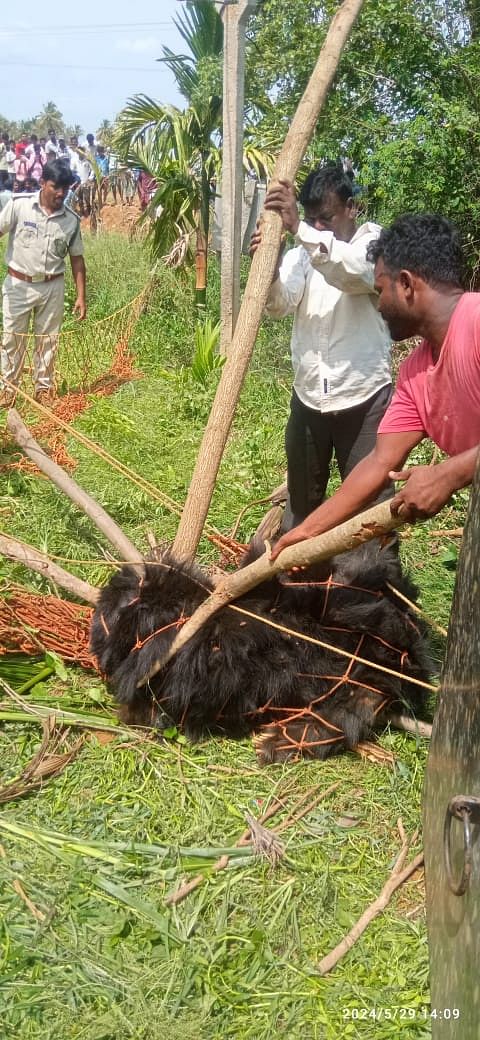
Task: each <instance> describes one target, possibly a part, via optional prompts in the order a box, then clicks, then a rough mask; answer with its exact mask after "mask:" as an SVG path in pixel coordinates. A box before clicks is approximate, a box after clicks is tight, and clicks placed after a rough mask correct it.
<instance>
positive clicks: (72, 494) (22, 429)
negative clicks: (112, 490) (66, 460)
mask: <svg viewBox="0 0 480 1040" xmlns="http://www.w3.org/2000/svg"><path fill="white" fill-rule="evenodd" d="M7 426H8V429H9V430H10V433H11V434H12V436H13V437H14V438H15V440H16V442H17V444H18V445H19V447H20V448H22V451H24V452H25V454H26V455H28V457H29V458H30V459H32V461H33V462H34V463H35V465H36V466H38V468H39V470H41V471H42V473H45V476H46V477H48V478H49V480H51V481H52V483H53V484H55V486H56V487H57V488H59V490H60V491H63V493H64V494H65V495H67V496H68V498H69V499H70V500H71V501H72V502H74V503H75V505H76V506H79V508H80V509H82V510H83V512H84V513H86V515H87V516H88V517H90V520H92V521H93V523H94V524H95V525H96V527H98V529H99V531H101V532H102V534H104V535H105V537H106V538H108V541H109V542H110V543H111V544H112V545H113V546H114V547H115V549H117V551H118V552H119V553H120V554H121V559H122V560H128V561H129V562H131V563H132V565H134V566H135V567H136V568H137V569H138V570H139V571H140V573H143V557H142V555H141V553H139V551H138V549H136V548H135V546H134V545H133V544H132V542H131V541H130V539H129V538H127V536H126V534H124V533H123V531H122V529H121V528H120V527H119V526H118V524H116V523H115V520H112V517H111V516H109V515H108V513H107V512H106V511H105V509H103V508H102V506H100V505H99V504H98V502H96V501H95V499H94V498H92V497H91V496H90V495H89V494H87V492H86V491H84V490H83V488H81V487H79V485H78V484H76V483H75V481H74V480H72V478H71V477H69V476H68V474H67V473H65V470H63V469H62V468H61V466H58V465H57V463H56V462H53V460H52V459H50V458H49V457H48V455H47V454H46V453H45V452H44V450H43V448H41V447H40V445H39V444H38V442H37V441H36V440H35V439H34V438H33V437H32V435H31V433H30V431H29V429H28V427H27V426H26V425H25V423H24V422H23V421H22V419H21V417H20V415H19V413H18V412H17V410H16V409H15V408H11V409H10V411H9V412H8V417H7Z"/></svg>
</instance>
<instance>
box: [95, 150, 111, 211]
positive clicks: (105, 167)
mask: <svg viewBox="0 0 480 1040" xmlns="http://www.w3.org/2000/svg"><path fill="white" fill-rule="evenodd" d="M95 161H96V164H97V166H98V168H99V170H100V173H101V175H102V179H101V181H100V203H101V205H103V206H104V205H105V203H106V201H107V195H108V174H109V171H110V162H109V158H108V155H107V154H106V152H105V146H104V145H103V144H97V152H96V155H95Z"/></svg>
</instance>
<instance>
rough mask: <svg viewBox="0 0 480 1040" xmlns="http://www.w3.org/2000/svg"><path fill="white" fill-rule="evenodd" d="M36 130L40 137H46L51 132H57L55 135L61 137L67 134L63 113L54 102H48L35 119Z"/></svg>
mask: <svg viewBox="0 0 480 1040" xmlns="http://www.w3.org/2000/svg"><path fill="white" fill-rule="evenodd" d="M35 129H36V133H37V134H39V135H40V137H46V135H47V133H48V131H49V130H55V133H56V134H60V135H61V134H63V133H64V132H65V126H64V122H63V116H62V113H61V112H60V110H59V109H58V108H57V106H56V104H55V102H54V101H47V103H46V105H44V106H43V108H42V111H41V112H39V114H38V116H36V117H35Z"/></svg>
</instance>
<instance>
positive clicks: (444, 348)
mask: <svg viewBox="0 0 480 1040" xmlns="http://www.w3.org/2000/svg"><path fill="white" fill-rule="evenodd" d="M367 256H368V258H369V260H370V261H371V262H372V263H373V264H374V265H375V287H376V291H377V294H378V309H379V311H380V313H381V314H382V315H383V317H384V318H385V321H386V322H387V325H388V327H389V329H390V333H391V335H392V338H393V339H394V340H405V339H411V338H412V337H413V336H422V337H423V339H422V342H421V343H420V344H419V345H418V346H416V347H414V348H413V350H412V351H411V353H410V354H409V355H408V357H407V358H406V360H405V361H404V362H403V363H402V364H401V366H400V370H399V373H398V378H397V383H396V387H395V391H394V394H393V398H392V401H391V403H390V405H389V407H388V408H387V410H386V412H385V415H384V417H383V419H382V421H381V423H380V426H379V428H378V435H377V439H376V443H375V446H374V448H373V450H372V451H371V452H370V454H369V455H367V456H366V458H364V459H362V461H361V462H359V463H358V465H357V466H356V467H355V469H353V470H352V471H351V473H350V474H349V475H348V477H347V478H346V480H345V481H344V483H343V484H342V485H341V487H340V488H339V489H338V491H336V493H335V494H334V495H332V497H331V498H329V499H328V501H326V502H324V503H323V504H322V505H321V506H319V507H318V509H315V510H314V511H313V512H312V513H311V514H310V516H307V518H306V519H305V520H304V521H303V522H302V523H301V524H300V525H298V526H297V527H295V528H294V529H293V530H292V531H289V532H288V533H287V534H285V535H283V536H282V537H281V538H280V540H279V541H278V542H277V543H276V545H275V548H274V550H273V553H272V559H275V558H276V557H277V556H278V554H279V553H280V552H281V551H282V550H283V549H285V548H286V547H287V546H288V545H294V544H295V543H296V542H300V541H303V539H304V538H312V537H315V536H316V535H319V534H322V533H323V532H324V531H328V530H330V529H331V528H332V527H336V526H337V525H338V524H341V523H343V521H344V520H348V519H349V518H350V517H352V516H356V515H357V513H359V512H361V511H362V509H365V507H366V506H368V505H370V504H371V503H372V502H373V501H374V499H375V498H376V497H377V496H378V493H379V491H380V490H381V489H382V488H385V486H386V485H387V483H388V482H389V481H391V480H395V481H398V482H400V483H401V484H403V487H402V488H401V489H400V490H399V491H397V493H396V494H395V495H394V497H393V498H392V502H391V505H390V510H391V513H392V515H393V516H398V517H399V518H400V519H401V520H404V521H407V522H411V523H414V522H415V520H417V519H425V518H426V517H430V516H435V514H436V513H438V512H439V510H440V509H442V507H443V506H444V505H445V504H446V503H447V502H448V501H449V499H450V498H451V496H452V494H453V493H454V492H455V491H458V490H459V489H460V488H464V487H468V486H469V484H471V482H472V480H473V477H474V473H475V468H476V465H477V462H478V458H479V446H480V293H472V292H465V290H464V284H465V259H464V255H463V250H462V245H461V241H460V235H459V232H458V230H457V228H455V226H454V225H453V224H451V223H450V221H448V220H446V219H445V217H442V216H437V215H436V214H407V215H406V216H403V217H399V218H398V219H397V220H395V221H394V223H393V224H392V226H391V227H390V228H386V229H384V230H383V231H382V232H381V234H380V237H379V238H378V239H377V240H376V241H373V242H372V243H371V244H370V245H369V247H368V251H367ZM426 437H430V438H431V440H432V441H433V442H434V443H435V444H436V445H438V447H439V448H441V450H442V451H443V452H445V453H446V455H447V456H448V458H446V459H444V460H442V461H440V462H437V463H436V465H429V466H425V465H419V466H412V467H407V468H405V463H406V461H407V459H408V456H409V454H410V452H411V451H412V449H413V448H414V447H415V446H416V445H417V444H420V442H421V441H423V440H424V439H425V438H426Z"/></svg>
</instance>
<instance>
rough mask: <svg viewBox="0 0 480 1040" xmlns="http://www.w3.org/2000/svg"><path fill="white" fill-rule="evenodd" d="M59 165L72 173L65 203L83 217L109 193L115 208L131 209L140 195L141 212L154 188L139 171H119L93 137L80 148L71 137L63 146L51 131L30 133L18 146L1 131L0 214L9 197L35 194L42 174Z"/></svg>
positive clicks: (118, 165) (113, 158)
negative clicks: (57, 162) (43, 134)
mask: <svg viewBox="0 0 480 1040" xmlns="http://www.w3.org/2000/svg"><path fill="white" fill-rule="evenodd" d="M57 159H58V160H60V161H61V162H62V163H64V164H65V166H66V167H67V168H68V169H69V170H70V171H71V174H72V185H71V191H70V195H69V197H68V199H67V202H68V203H69V204H70V205H73V207H74V208H75V210H76V211H77V213H78V214H79V216H81V217H86V216H89V215H90V212H91V208H92V205H93V203H94V201H95V199H96V197H97V193H98V195H99V197H100V202H101V204H102V205H104V204H105V202H106V200H107V196H108V192H109V191H111V193H112V196H113V201H114V203H115V202H116V201H117V198H118V199H119V200H120V202H125V203H126V204H127V205H132V203H133V200H134V198H135V196H136V195H138V197H139V200H140V208H141V209H146V207H147V205H148V203H149V201H150V199H151V198H152V196H153V194H154V193H155V190H156V187H157V185H156V183H155V181H154V180H153V179H152V178H151V177H148V175H147V174H145V173H144V172H143V171H140V170H130V169H127V168H126V167H124V166H122V165H121V163H120V162H119V160H118V158H117V156H116V155H115V154H114V153H113V152H112V151H111V150H110V149H107V148H106V147H105V145H103V144H101V143H100V141H97V140H96V139H95V135H94V134H87V135H86V138H85V141H82V142H81V143H80V142H79V139H78V137H77V136H76V135H72V136H71V137H70V138H69V143H68V144H67V141H66V139H65V138H64V137H57V134H56V133H55V131H54V130H49V131H48V136H47V137H40V138H39V137H38V136H37V134H34V133H32V134H22V136H21V137H20V140H18V141H15V140H14V139H13V138H11V137H10V135H9V134H8V133H7V132H6V131H1V130H0V210H1V209H2V207H3V206H5V205H6V203H7V202H8V200H9V199H10V197H11V195H12V194H13V195H15V194H19V193H21V192H35V191H38V189H39V188H40V184H41V181H42V177H43V170H44V168H45V167H46V166H48V165H49V164H51V163H52V162H54V161H55V160H57Z"/></svg>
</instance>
